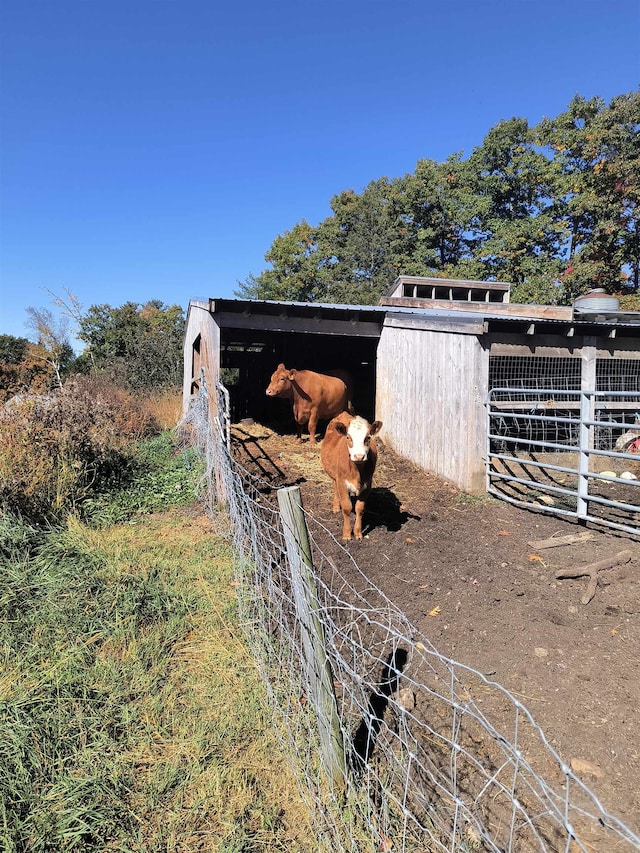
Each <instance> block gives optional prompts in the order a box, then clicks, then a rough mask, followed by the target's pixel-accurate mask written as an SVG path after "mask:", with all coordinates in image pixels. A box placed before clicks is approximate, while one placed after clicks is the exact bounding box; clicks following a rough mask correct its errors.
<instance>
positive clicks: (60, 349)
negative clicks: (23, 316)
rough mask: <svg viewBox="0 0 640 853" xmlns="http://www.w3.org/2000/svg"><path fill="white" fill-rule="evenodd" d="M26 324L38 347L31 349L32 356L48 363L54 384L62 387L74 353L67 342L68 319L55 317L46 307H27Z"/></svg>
mask: <svg viewBox="0 0 640 853" xmlns="http://www.w3.org/2000/svg"><path fill="white" fill-rule="evenodd" d="M27 314H28V315H29V320H28V321H27V324H28V325H29V326H31V328H32V329H33V330H34V331H35V333H36V335H37V337H38V348H37V349H35V348H34V349H33V350H32V353H31V355H32V357H33V358H34V359H35V360H37V359H38V358H40V359H41V360H42V361H43V362H44V363H45V364H46V365H48V366H49V367H50V369H51V371H52V373H53V376H54V377H55V384H56V385H57V386H58V387H59V388H62V379H63V375H64V374H65V373H66V372H67V371H68V369H69V367H70V366H71V364H72V362H73V359H74V354H73V348H72V346H71V344H70V343H69V334H68V320H67V318H66V317H62V318H60V319H56V318H55V317H54V316H53V314H52V312H51V311H49V309H48V308H34V307H32V306H29V307H28V308H27Z"/></svg>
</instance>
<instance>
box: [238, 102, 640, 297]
mask: <svg viewBox="0 0 640 853" xmlns="http://www.w3.org/2000/svg"><path fill="white" fill-rule="evenodd" d="M331 209H332V215H331V216H329V217H327V218H326V219H325V220H324V221H323V222H321V223H320V224H319V225H318V226H317V227H315V228H314V227H312V226H311V225H309V224H308V223H307V222H305V221H304V220H302V221H301V222H300V223H298V224H297V225H296V226H294V228H293V229H292V230H291V231H289V232H286V233H285V234H283V235H280V236H278V237H277V238H276V240H275V241H274V243H273V245H272V247H271V249H270V251H269V252H268V253H267V255H266V256H265V258H266V260H267V262H268V263H270V264H271V265H272V266H271V268H270V269H267V270H265V271H264V272H262V273H260V274H259V275H257V276H250V277H249V278H248V279H247V281H246V282H244V283H243V284H241V285H240V287H241V292H240V294H239V295H243V296H247V297H249V298H257V299H294V300H302V301H308V300H321V301H329V302H345V303H361V304H370V303H374V302H376V301H377V300H378V299H379V298H380V295H381V294H382V293H384V291H385V290H386V289H387V288H388V287H389V285H390V284H391V283H392V282H393V281H394V279H395V278H396V277H397V275H399V274H401V273H405V274H408V275H436V276H442V277H447V278H477V279H484V280H492V279H493V280H495V279H499V280H503V281H509V282H511V283H512V284H513V285H514V287H513V290H512V297H513V298H514V299H515V300H519V301H523V302H533V301H535V302H556V301H558V302H571V301H572V300H573V299H574V298H575V296H576V295H578V294H579V293H581V292H583V291H585V290H588V289H590V288H592V287H595V286H601V287H605V288H606V289H607V290H609V291H612V292H622V293H623V294H626V293H628V292H629V291H631V292H633V291H637V290H638V289H639V288H640V92H632V93H630V94H627V95H620V96H619V97H617V98H614V99H613V100H612V101H611V103H610V104H609V105H608V106H607V105H605V103H604V102H603V101H602V100H601V99H599V98H592V99H591V100H585V99H584V98H582V97H580V96H576V97H575V98H574V99H573V100H572V101H571V103H570V104H569V107H568V109H567V110H566V112H564V113H562V114H561V115H559V116H558V117H557V118H555V119H544V120H543V121H542V122H540V123H539V124H538V126H537V127H535V128H530V127H529V124H528V122H527V120H526V119H525V118H517V117H514V118H512V119H509V120H508V121H500V122H498V124H497V125H496V126H495V127H493V128H491V129H490V130H489V132H488V133H487V135H486V136H485V138H484V140H483V142H482V145H480V146H479V147H478V148H476V149H474V151H473V152H472V154H471V156H470V157H468V158H467V159H466V160H463V159H462V155H461V154H455V155H451V156H450V157H448V158H447V159H446V160H445V161H444V162H442V163H438V162H436V161H433V160H428V159H423V160H419V161H418V163H417V166H416V170H415V173H413V174H409V175H405V176H404V177H403V178H395V179H391V180H390V179H388V178H380V179H378V180H374V181H371V182H370V183H369V184H368V185H367V186H366V187H365V189H364V191H363V192H362V193H357V192H355V191H354V190H345V191H343V192H341V193H339V194H338V195H336V196H334V197H333V198H332V199H331Z"/></svg>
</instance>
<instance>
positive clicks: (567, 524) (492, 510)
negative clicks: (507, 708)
mask: <svg viewBox="0 0 640 853" xmlns="http://www.w3.org/2000/svg"><path fill="white" fill-rule="evenodd" d="M233 451H234V454H235V455H236V456H237V458H238V459H239V461H240V462H241V463H242V464H243V465H244V466H245V467H247V468H249V469H250V470H252V471H253V472H255V473H257V474H258V475H259V476H260V477H262V478H264V479H266V480H268V481H270V482H271V483H273V485H274V486H276V487H280V486H282V485H285V484H292V483H295V482H298V483H299V484H300V488H301V492H302V498H303V503H304V506H305V509H306V510H307V511H308V512H311V513H312V514H313V515H314V517H316V518H317V519H318V520H319V521H321V522H322V523H323V524H324V525H325V526H326V527H328V528H329V529H330V530H331V531H332V532H333V533H334V535H335V536H336V538H339V537H340V535H341V530H342V526H341V525H342V521H341V517H339V516H338V515H333V514H332V512H331V498H332V484H331V482H330V481H329V479H328V477H327V476H326V475H325V474H324V472H323V471H322V469H321V466H320V453H319V447H317V446H316V447H313V446H311V445H310V444H309V443H308V442H306V443H303V444H296V443H295V441H294V436H293V435H280V434H278V433H276V432H273V431H272V430H270V429H268V428H267V427H265V426H262V425H258V424H252V425H250V424H244V423H243V424H239V425H236V426H235V427H234V429H233ZM585 530H588V531H589V532H590V533H591V534H592V538H591V539H589V540H588V541H582V542H579V543H576V544H571V545H562V546H559V547H554V548H547V549H540V548H536V547H535V545H532V543H535V542H537V541H539V540H544V539H548V538H550V537H560V536H566V535H568V534H574V535H575V534H579V533H584V532H585ZM346 547H347V548H348V550H349V551H350V552H351V553H352V554H353V556H354V557H355V560H356V562H357V563H358V565H359V566H360V568H361V569H362V570H363V571H364V572H365V573H366V574H367V575H368V576H369V577H370V578H371V580H372V581H374V583H375V584H376V585H377V586H378V587H379V588H380V589H382V591H383V592H384V593H385V594H386V595H387V597H388V598H389V599H391V601H393V602H394V604H395V605H396V606H397V607H398V608H399V609H400V610H402V611H403V612H404V613H405V614H406V616H407V617H408V619H409V620H410V622H411V623H412V624H413V625H414V626H415V627H416V628H417V629H418V631H419V632H420V634H422V635H423V636H425V637H426V638H428V639H429V640H430V641H431V642H432V643H433V645H434V646H435V647H436V648H437V649H438V651H439V652H440V653H442V654H443V655H446V656H449V657H451V658H454V659H455V660H458V661H460V662H461V663H464V664H466V665H468V666H471V667H473V668H474V669H477V670H479V671H480V672H481V673H483V674H484V675H485V676H488V677H490V678H491V680H493V681H497V682H499V683H500V684H502V685H503V686H504V687H505V688H506V689H507V690H509V691H510V692H511V693H512V694H513V695H514V696H516V697H517V698H518V699H519V700H520V701H521V702H522V704H523V705H525V707H526V708H528V710H529V711H530V712H531V714H532V715H533V717H534V718H535V719H536V721H537V722H538V724H539V725H540V726H541V727H542V729H543V730H544V732H545V734H546V737H547V739H548V740H549V742H550V743H551V745H552V746H553V747H554V749H556V751H557V752H558V753H559V754H560V755H561V757H562V758H563V760H564V761H565V762H567V763H569V762H571V761H572V760H576V759H578V760H581V761H583V762H589V764H590V765H592V768H591V771H590V772H588V773H585V772H584V771H582V773H581V772H578V773H577V775H579V776H582V778H583V781H584V782H585V784H586V785H588V787H589V788H591V790H592V791H593V792H594V793H595V794H596V796H598V798H599V799H600V801H601V802H602V804H603V806H604V807H605V808H606V809H607V810H608V811H609V812H611V813H612V814H614V815H616V816H617V817H618V818H620V819H621V820H622V821H623V822H624V823H626V824H627V826H628V827H629V828H630V829H632V830H633V831H634V832H636V833H640V734H639V733H640V541H639V540H638V539H637V538H634V537H633V536H625V535H622V534H620V535H618V534H616V533H615V532H611V531H608V530H607V529H598V528H596V527H589V528H584V527H582V526H580V525H579V524H577V523H575V522H572V521H570V520H563V519H561V518H558V517H554V516H552V515H545V514H542V513H537V512H531V511H527V510H524V509H520V508H518V507H515V506H513V505H512V504H509V503H506V502H502V501H498V500H494V499H492V498H489V497H481V498H473V497H470V496H468V495H465V494H463V493H461V492H460V491H459V490H458V489H457V488H455V487H454V486H452V485H451V484H449V483H447V482H445V481H443V480H441V479H438V478H437V477H436V476H434V475H431V474H429V473H427V472H425V471H423V470H421V469H420V468H418V467H417V466H415V465H413V464H411V463H409V462H407V461H406V460H403V459H402V458H401V457H399V456H398V455H397V454H395V453H394V452H393V451H392V450H391V449H390V448H387V447H385V446H384V445H383V444H381V446H380V455H379V460H378V468H377V471H376V476H375V480H374V489H373V491H372V493H371V496H370V499H369V502H368V505H367V512H366V515H365V538H364V539H363V540H362V541H360V542H355V541H352V542H349V543H346ZM623 550H627V551H630V552H631V555H632V558H631V560H630V561H629V562H626V563H625V564H623V565H621V566H618V567H615V568H612V569H608V570H603V571H601V572H600V573H599V581H600V582H599V585H598V587H597V589H596V592H595V595H594V597H593V599H592V600H591V601H590V603H589V604H582V603H581V598H582V597H583V595H584V593H585V589H586V587H587V583H588V578H578V579H574V580H558V579H556V572H557V571H558V570H561V569H567V568H574V567H580V566H584V565H586V564H590V563H594V562H596V561H600V560H604V559H606V558H610V557H614V556H615V555H617V554H618V553H619V552H621V551H623ZM436 607H439V608H440V610H439V612H438V613H437V615H435V616H433V615H430V613H431V612H433V610H434V608H436Z"/></svg>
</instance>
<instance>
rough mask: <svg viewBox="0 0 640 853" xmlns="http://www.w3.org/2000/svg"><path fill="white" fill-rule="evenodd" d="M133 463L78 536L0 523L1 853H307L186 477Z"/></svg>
mask: <svg viewBox="0 0 640 853" xmlns="http://www.w3.org/2000/svg"><path fill="white" fill-rule="evenodd" d="M136 464H137V465H138V468H137V469H136V470H137V474H138V475H139V476H136V477H133V478H132V480H131V485H130V487H129V490H133V491H135V495H132V496H130V497H129V498H128V499H127V498H126V494H125V492H124V491H119V492H116V493H114V494H112V495H111V496H109V495H106V494H105V495H102V496H100V499H99V501H98V502H97V503H95V504H94V505H93V506H92V507H90V509H91V510H92V512H87V520H88V521H90V522H91V526H89V524H87V523H85V522H83V521H80V520H78V519H71V520H70V521H69V523H68V525H67V527H66V528H64V529H57V528H49V529H42V528H38V527H36V526H31V525H29V524H27V523H25V522H24V521H21V520H20V519H18V518H14V517H11V516H7V515H5V516H4V517H2V518H0V571H1V572H2V577H3V582H2V585H1V589H0V851H2V853H23V851H30V853H31V851H38V853H39V851H42V852H43V853H45V851H46V852H47V853H49V851H83V852H84V851H86V853H91V851H98V850H99V851H107V850H108V851H121V853H150V851H184V853H187V851H188V853H191V851H215V853H249V851H266V850H269V851H283V853H284V851H292V853H295V851H300V853H306V851H312V850H315V849H317V843H316V842H315V840H314V838H313V833H312V831H311V829H310V824H309V819H308V815H307V813H306V810H305V808H304V806H303V804H302V803H301V802H300V801H299V800H298V798H297V788H296V783H295V781H294V779H293V778H292V776H291V774H290V772H289V769H288V766H287V765H286V764H285V762H284V761H283V760H282V758H281V757H280V750H279V747H278V744H277V740H276V738H275V734H274V730H273V726H274V721H273V717H272V714H271V712H270V711H269V710H267V708H266V700H265V696H264V693H263V687H262V682H261V679H260V676H259V674H258V672H257V669H256V666H255V663H254V661H253V659H252V658H251V656H250V654H249V653H248V650H247V648H246V646H245V643H244V639H243V636H242V633H241V631H240V629H239V627H238V621H237V613H236V602H235V593H234V583H233V566H232V557H231V553H230V549H229V545H228V542H227V541H226V540H225V539H223V538H220V537H217V536H216V535H215V533H214V532H213V531H212V528H211V524H210V522H209V520H208V519H207V517H206V516H204V515H203V514H201V513H200V512H199V511H198V509H197V507H196V506H195V505H193V503H192V501H191V500H189V501H186V500H184V495H183V494H182V492H186V494H189V495H192V494H193V491H194V489H195V484H196V482H197V480H198V476H199V474H198V464H197V462H196V460H194V459H192V460H191V461H190V462H189V463H188V464H185V458H184V457H182V456H181V455H180V454H175V453H174V451H173V447H172V445H171V443H170V442H169V441H168V440H167V439H166V436H165V437H164V438H162V441H158V442H156V441H152V442H148V443H145V444H144V445H142V446H141V448H140V453H139V456H138V457H137V463H136ZM176 484H182V488H180V489H176V488H175V486H176ZM175 493H180V494H179V495H178V497H176V496H175ZM161 494H164V495H165V502H164V505H163V508H164V511H163V512H156V513H154V512H153V510H154V509H158V508H159V505H162V499H161V497H160V495H161ZM167 506H168V507H169V510H167V509H166V507H167ZM98 510H99V511H98ZM92 513H93V514H92ZM96 518H97V519H98V523H97V524H96ZM108 518H117V519H119V520H120V521H121V522H122V523H119V524H108V523H107V519H108ZM132 520H135V521H136V523H135V524H132V523H131V521H132Z"/></svg>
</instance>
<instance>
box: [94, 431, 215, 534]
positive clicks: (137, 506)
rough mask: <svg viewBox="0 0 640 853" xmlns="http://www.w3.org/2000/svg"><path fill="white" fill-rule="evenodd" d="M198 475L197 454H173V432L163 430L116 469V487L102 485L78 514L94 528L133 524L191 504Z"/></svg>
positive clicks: (183, 451)
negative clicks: (161, 512)
mask: <svg viewBox="0 0 640 853" xmlns="http://www.w3.org/2000/svg"><path fill="white" fill-rule="evenodd" d="M202 474H203V463H202V460H201V458H200V456H199V455H198V454H197V452H196V451H195V450H193V449H188V450H182V451H180V450H177V449H176V447H175V437H174V433H173V431H172V430H164V431H163V432H162V433H160V435H157V436H153V437H152V438H149V439H146V440H145V441H141V442H139V443H138V445H137V450H136V453H135V455H134V456H132V457H131V458H130V459H128V460H127V462H126V464H125V465H123V467H122V468H121V469H120V471H119V476H118V480H117V486H116V487H115V488H114V485H115V484H114V483H111V484H109V483H105V484H104V485H105V487H106V488H104V490H103V491H100V492H97V493H96V494H95V495H92V496H91V497H87V498H86V499H85V500H84V501H82V504H81V505H80V506H79V511H80V514H81V515H82V518H83V519H84V520H85V521H86V522H87V523H89V524H91V525H93V526H96V527H104V526H106V525H109V524H117V523H119V522H124V521H130V522H131V523H137V521H138V520H139V517H140V516H142V515H146V514H148V513H151V512H156V511H158V510H162V509H168V508H170V507H175V506H182V505H185V504H190V503H193V501H194V500H195V498H196V493H195V491H194V483H196V484H197V483H198V482H199V479H200V476H201V475H202ZM110 485H111V488H109V486H110Z"/></svg>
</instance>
